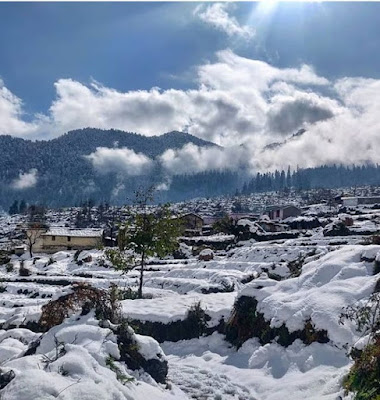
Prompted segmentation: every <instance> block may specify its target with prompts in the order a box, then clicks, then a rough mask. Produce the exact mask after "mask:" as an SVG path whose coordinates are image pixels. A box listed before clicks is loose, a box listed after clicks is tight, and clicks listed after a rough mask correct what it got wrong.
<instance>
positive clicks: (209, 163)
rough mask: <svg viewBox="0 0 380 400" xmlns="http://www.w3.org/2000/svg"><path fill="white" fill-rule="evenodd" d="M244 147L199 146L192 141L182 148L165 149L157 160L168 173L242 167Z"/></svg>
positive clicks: (244, 160)
mask: <svg viewBox="0 0 380 400" xmlns="http://www.w3.org/2000/svg"><path fill="white" fill-rule="evenodd" d="M245 153H246V149H245V148H244V146H239V147H228V148H220V147H199V146H196V145H194V144H192V143H189V144H186V145H185V146H184V147H182V149H179V150H173V149H169V150H166V151H165V152H164V153H163V154H162V155H161V156H160V157H159V161H160V162H161V164H162V165H163V167H164V168H165V170H166V171H167V172H169V173H170V174H188V173H198V172H204V171H208V170H226V169H229V170H236V169H238V168H244V167H245V164H246V159H245V157H244V155H247V154H245Z"/></svg>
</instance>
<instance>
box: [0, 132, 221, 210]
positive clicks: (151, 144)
mask: <svg viewBox="0 0 380 400" xmlns="http://www.w3.org/2000/svg"><path fill="white" fill-rule="evenodd" d="M188 143H192V144H194V145H197V146H200V147H203V146H216V145H215V144H214V143H211V142H207V141H205V140H202V139H199V138H197V137H195V136H192V135H190V134H187V133H183V132H169V133H166V134H163V135H160V136H151V137H147V136H143V135H139V134H136V133H128V132H123V131H119V130H101V129H94V128H86V129H80V130H75V131H70V132H68V133H66V134H64V135H62V136H60V137H58V138H56V139H52V140H47V141H30V140H25V139H20V138H14V137H11V136H4V135H3V136H1V135H0V207H1V206H2V207H3V208H4V209H7V208H8V207H9V205H10V204H11V203H12V201H13V200H14V199H19V200H20V199H22V198H25V199H26V200H27V201H28V202H39V203H44V204H46V205H51V206H63V205H75V204H78V203H79V202H81V201H84V200H86V199H88V198H93V199H94V200H96V201H110V202H123V201H125V197H126V196H127V195H128V194H130V193H131V192H132V191H133V189H134V188H136V187H137V186H139V185H144V184H148V183H156V184H157V183H160V179H163V177H162V176H161V175H162V171H160V170H157V168H155V169H154V170H153V171H152V172H151V174H150V175H149V176H142V177H126V181H123V182H121V181H120V176H119V177H117V176H116V175H117V174H107V175H101V174H98V173H97V171H95V169H94V168H93V166H92V164H91V162H90V161H89V160H88V159H86V157H84V156H88V155H89V154H91V153H93V152H95V151H96V149H97V148H98V147H106V148H128V149H131V150H133V151H135V152H136V153H143V154H144V155H146V156H148V157H150V158H155V157H157V156H158V155H160V154H162V153H163V152H164V151H165V150H168V149H180V148H182V147H183V146H184V145H186V144H188ZM33 169H35V170H37V171H38V181H37V183H36V184H35V185H34V186H33V187H28V188H24V189H22V190H17V189H15V188H14V185H13V183H14V182H15V180H17V179H18V178H19V177H20V174H25V173H27V172H28V171H30V170H33ZM12 185H13V186H12ZM185 196H186V194H185ZM123 199H124V200H123Z"/></svg>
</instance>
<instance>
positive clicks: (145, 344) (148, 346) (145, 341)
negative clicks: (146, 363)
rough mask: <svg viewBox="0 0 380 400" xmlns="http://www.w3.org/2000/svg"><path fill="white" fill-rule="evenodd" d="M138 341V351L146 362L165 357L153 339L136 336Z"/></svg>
mask: <svg viewBox="0 0 380 400" xmlns="http://www.w3.org/2000/svg"><path fill="white" fill-rule="evenodd" d="M136 340H137V345H138V347H139V350H138V351H139V353H140V354H141V355H142V356H143V357H144V358H145V359H146V360H152V359H153V360H161V359H163V358H164V357H165V355H164V352H163V351H162V349H161V347H160V345H159V344H158V342H157V341H156V340H154V339H152V338H151V337H149V336H143V335H139V334H136Z"/></svg>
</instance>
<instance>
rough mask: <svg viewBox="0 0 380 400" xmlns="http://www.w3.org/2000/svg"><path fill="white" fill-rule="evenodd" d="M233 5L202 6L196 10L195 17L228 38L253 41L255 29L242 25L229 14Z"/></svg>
mask: <svg viewBox="0 0 380 400" xmlns="http://www.w3.org/2000/svg"><path fill="white" fill-rule="evenodd" d="M231 5H232V4H231V3H214V4H211V5H204V4H201V5H199V6H197V7H196V8H195V10H194V15H196V16H197V17H198V18H199V19H200V20H201V21H203V22H204V23H206V24H208V25H211V26H212V27H213V28H215V29H217V30H219V31H222V32H224V33H226V34H227V35H228V36H238V37H242V38H244V39H251V38H252V37H253V36H254V33H255V31H254V29H253V28H252V27H250V26H248V25H240V24H239V22H238V21H237V20H236V18H235V17H232V16H231V15H229V14H228V9H229V8H230V7H231Z"/></svg>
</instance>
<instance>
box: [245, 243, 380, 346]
mask: <svg viewBox="0 0 380 400" xmlns="http://www.w3.org/2000/svg"><path fill="white" fill-rule="evenodd" d="M378 251H380V246H345V247H344V248H342V249H340V250H337V251H334V252H331V253H328V254H326V255H325V256H323V257H322V258H320V259H319V260H316V261H312V262H310V263H307V264H305V265H304V266H303V269H302V274H301V275H300V276H299V277H297V278H292V279H287V280H285V281H280V282H276V281H273V280H268V279H267V277H265V276H264V277H259V278H258V279H256V280H254V281H253V282H252V283H250V284H248V285H246V287H245V288H243V289H242V290H241V292H240V293H239V296H252V297H254V298H256V299H257V300H258V307H257V310H258V311H259V312H261V313H263V314H264V317H265V319H266V320H267V321H270V324H271V326H272V327H279V326H281V325H282V324H283V323H285V325H286V326H287V327H288V329H289V331H290V332H293V331H296V330H302V329H303V327H304V325H305V322H306V321H307V320H308V319H311V321H312V322H313V324H314V325H315V327H316V328H317V329H319V330H322V329H324V330H326V331H327V332H328V337H329V338H330V339H331V340H332V341H333V342H334V343H335V344H337V345H340V346H342V345H344V344H346V343H353V342H354V341H355V340H357V339H358V336H357V333H356V332H355V331H354V329H353V327H348V326H347V325H341V324H339V315H340V313H341V312H342V309H343V307H346V306H347V305H350V304H353V303H355V302H356V301H358V300H360V299H363V298H366V297H369V296H370V294H371V293H372V292H373V289H374V286H375V284H376V281H377V279H378V277H377V276H373V275H372V272H373V265H372V264H370V263H368V262H365V261H361V259H362V256H363V254H368V252H374V253H377V252H378Z"/></svg>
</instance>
